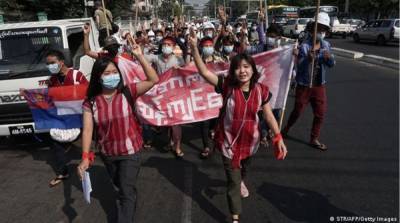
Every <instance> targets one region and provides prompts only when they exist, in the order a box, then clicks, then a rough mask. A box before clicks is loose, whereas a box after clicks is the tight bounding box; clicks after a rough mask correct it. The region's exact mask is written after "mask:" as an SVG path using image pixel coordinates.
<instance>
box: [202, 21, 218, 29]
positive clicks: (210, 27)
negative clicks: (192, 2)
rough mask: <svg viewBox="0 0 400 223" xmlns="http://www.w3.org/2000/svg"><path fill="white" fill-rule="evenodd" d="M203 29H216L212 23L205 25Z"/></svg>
mask: <svg viewBox="0 0 400 223" xmlns="http://www.w3.org/2000/svg"><path fill="white" fill-rule="evenodd" d="M203 29H215V27H214V25H213V24H212V23H211V22H206V23H204V24H203Z"/></svg>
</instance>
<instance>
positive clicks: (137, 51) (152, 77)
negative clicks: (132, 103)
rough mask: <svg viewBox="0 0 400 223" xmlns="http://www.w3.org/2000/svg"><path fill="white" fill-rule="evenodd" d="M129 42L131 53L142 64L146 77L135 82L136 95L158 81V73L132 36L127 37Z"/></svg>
mask: <svg viewBox="0 0 400 223" xmlns="http://www.w3.org/2000/svg"><path fill="white" fill-rule="evenodd" d="M129 44H131V46H132V54H133V55H134V56H135V58H136V59H137V60H138V61H139V63H140V64H141V65H142V67H143V70H144V73H145V74H146V77H147V79H146V80H145V81H141V82H139V83H137V84H136V92H137V95H138V96H140V95H143V94H144V93H146V92H147V91H148V90H150V89H151V88H152V87H153V86H154V85H155V84H156V83H157V82H158V75H157V72H156V71H155V70H154V68H153V67H152V66H151V64H150V63H149V62H148V61H147V60H146V58H145V57H144V55H143V52H142V49H141V48H140V46H139V45H138V44H136V42H135V40H134V39H133V38H130V39H129Z"/></svg>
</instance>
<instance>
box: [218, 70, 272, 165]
mask: <svg viewBox="0 0 400 223" xmlns="http://www.w3.org/2000/svg"><path fill="white" fill-rule="evenodd" d="M218 79H219V81H218V86H217V88H216V92H217V93H222V97H223V98H224V104H225V103H226V107H225V109H224V111H222V112H223V113H222V114H221V116H220V119H219V120H218V124H217V127H216V133H215V141H216V146H217V148H218V149H220V150H221V152H222V154H223V155H224V156H225V157H227V158H229V159H231V160H232V167H233V168H240V161H241V160H244V159H246V158H248V157H249V156H251V155H254V154H255V153H256V152H257V149H258V146H259V143H260V130H259V118H258V115H257V112H258V110H259V109H260V108H261V107H262V106H263V105H264V104H266V103H268V101H269V100H270V98H271V97H270V95H271V94H270V92H269V89H268V87H267V86H264V85H261V84H259V83H257V84H256V85H255V86H254V88H253V89H251V90H250V91H249V92H248V93H246V92H243V91H242V90H241V89H240V88H232V87H230V86H228V81H227V80H226V79H222V78H221V76H220V77H219V78H218ZM222 80H224V81H222ZM222 82H223V83H222ZM226 100H227V101H226Z"/></svg>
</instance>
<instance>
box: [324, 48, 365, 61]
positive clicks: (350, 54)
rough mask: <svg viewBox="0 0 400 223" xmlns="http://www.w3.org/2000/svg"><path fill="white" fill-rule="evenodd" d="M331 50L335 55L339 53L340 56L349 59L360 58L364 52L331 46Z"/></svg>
mask: <svg viewBox="0 0 400 223" xmlns="http://www.w3.org/2000/svg"><path fill="white" fill-rule="evenodd" d="M332 51H333V52H334V53H335V54H336V55H339V56H342V57H347V58H351V59H360V58H362V57H363V56H364V53H362V52H357V51H351V50H345V49H341V48H336V47H332Z"/></svg>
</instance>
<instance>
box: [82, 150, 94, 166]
mask: <svg viewBox="0 0 400 223" xmlns="http://www.w3.org/2000/svg"><path fill="white" fill-rule="evenodd" d="M94 157H95V155H94V152H83V153H82V160H85V159H87V160H89V163H90V164H92V163H93V162H94Z"/></svg>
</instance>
